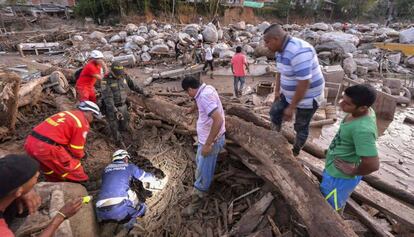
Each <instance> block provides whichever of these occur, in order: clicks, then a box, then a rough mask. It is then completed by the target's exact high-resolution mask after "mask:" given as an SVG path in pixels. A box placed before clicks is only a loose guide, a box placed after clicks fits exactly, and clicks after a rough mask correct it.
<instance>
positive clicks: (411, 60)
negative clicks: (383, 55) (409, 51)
mask: <svg viewBox="0 0 414 237" xmlns="http://www.w3.org/2000/svg"><path fill="white" fill-rule="evenodd" d="M405 65H407V66H408V67H411V68H414V56H411V57H409V58H407V60H406V62H405Z"/></svg>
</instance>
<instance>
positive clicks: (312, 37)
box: [297, 29, 320, 44]
mask: <svg viewBox="0 0 414 237" xmlns="http://www.w3.org/2000/svg"><path fill="white" fill-rule="evenodd" d="M297 37H298V38H301V39H303V40H306V41H308V42H309V43H310V44H316V42H318V40H319V37H320V35H319V34H318V33H316V32H315V31H312V30H309V29H304V30H302V31H301V32H299V34H298V36H297Z"/></svg>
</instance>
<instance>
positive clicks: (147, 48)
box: [141, 45, 150, 52]
mask: <svg viewBox="0 0 414 237" xmlns="http://www.w3.org/2000/svg"><path fill="white" fill-rule="evenodd" d="M141 50H142V52H148V51H150V48H149V47H148V46H146V45H143V46H142V48H141Z"/></svg>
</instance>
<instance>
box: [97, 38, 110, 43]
mask: <svg viewBox="0 0 414 237" xmlns="http://www.w3.org/2000/svg"><path fill="white" fill-rule="evenodd" d="M99 42H101V43H102V44H107V43H108V41H107V40H106V39H105V38H103V37H102V38H100V39H99Z"/></svg>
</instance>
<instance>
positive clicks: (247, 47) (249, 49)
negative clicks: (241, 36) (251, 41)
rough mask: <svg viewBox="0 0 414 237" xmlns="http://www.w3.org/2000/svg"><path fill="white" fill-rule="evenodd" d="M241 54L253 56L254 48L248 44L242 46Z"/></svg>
mask: <svg viewBox="0 0 414 237" xmlns="http://www.w3.org/2000/svg"><path fill="white" fill-rule="evenodd" d="M243 52H245V53H246V54H253V53H254V48H253V47H252V46H250V45H248V44H246V45H244V46H243Z"/></svg>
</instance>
